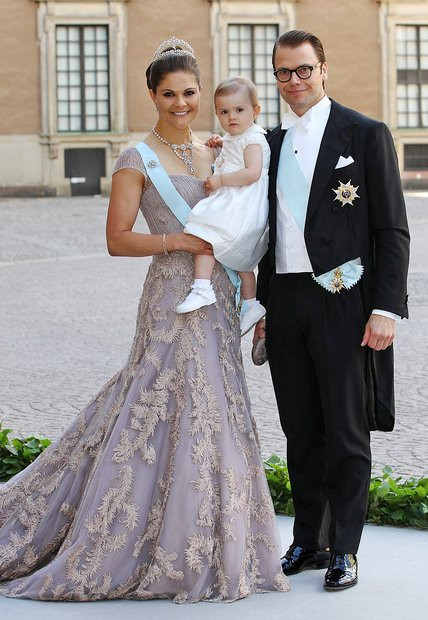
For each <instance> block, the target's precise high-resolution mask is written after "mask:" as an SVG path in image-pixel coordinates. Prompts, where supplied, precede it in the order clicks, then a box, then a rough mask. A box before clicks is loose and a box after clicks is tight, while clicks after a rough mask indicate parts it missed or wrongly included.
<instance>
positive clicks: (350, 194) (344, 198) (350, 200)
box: [333, 179, 360, 207]
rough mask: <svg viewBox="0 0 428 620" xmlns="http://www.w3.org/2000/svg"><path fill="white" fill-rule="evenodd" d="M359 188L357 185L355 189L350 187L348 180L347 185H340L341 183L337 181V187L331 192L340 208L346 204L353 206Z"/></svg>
mask: <svg viewBox="0 0 428 620" xmlns="http://www.w3.org/2000/svg"><path fill="white" fill-rule="evenodd" d="M359 187H360V186H359V185H357V187H354V186H353V185H351V179H349V181H348V182H347V183H342V181H339V187H338V188H337V189H334V190H333V192H334V193H335V194H336V198H335V200H338V201H339V202H340V203H341V206H342V207H344V206H345V205H346V204H350V205H353V204H354V200H355V198H359V196H358V194H357V189H358V188H359Z"/></svg>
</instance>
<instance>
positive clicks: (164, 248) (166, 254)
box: [162, 233, 169, 256]
mask: <svg viewBox="0 0 428 620" xmlns="http://www.w3.org/2000/svg"><path fill="white" fill-rule="evenodd" d="M162 254H164V255H165V256H169V252H168V246H167V245H166V234H165V233H163V235H162Z"/></svg>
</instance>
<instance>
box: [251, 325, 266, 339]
mask: <svg viewBox="0 0 428 620" xmlns="http://www.w3.org/2000/svg"><path fill="white" fill-rule="evenodd" d="M260 338H266V322H265V320H264V319H260V321H258V323H256V326H255V328H254V335H253V344H254V343H255V342H256V341H257V340H260Z"/></svg>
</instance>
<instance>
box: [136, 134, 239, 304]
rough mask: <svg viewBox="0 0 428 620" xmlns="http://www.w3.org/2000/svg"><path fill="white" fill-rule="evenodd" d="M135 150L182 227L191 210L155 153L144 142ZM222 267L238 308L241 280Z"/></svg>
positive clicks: (235, 273)
mask: <svg viewBox="0 0 428 620" xmlns="http://www.w3.org/2000/svg"><path fill="white" fill-rule="evenodd" d="M135 148H136V149H137V151H138V152H139V153H140V155H141V159H142V160H143V163H144V166H145V168H146V171H147V174H148V175H149V177H150V180H151V182H152V183H153V185H154V187H155V188H156V190H157V192H158V193H159V195H160V196H161V198H162V200H163V201H164V202H165V204H166V205H167V207H169V209H170V210H171V211H172V213H173V214H174V215H175V217H176V218H177V220H178V221H179V222H180V223H181V224H182V225H183V226H184V225H185V224H186V222H187V218H188V217H189V214H190V212H191V211H192V209H191V208H190V207H189V205H188V204H187V202H186V201H185V200H184V198H183V197H182V196H180V194H179V193H178V192H177V190H176V189H175V187H174V185H173V183H172V181H171V179H170V178H169V176H168V174H167V172H166V170H165V168H163V166H162V165H161V163H160V161H159V159H158V156H157V155H156V153H155V152H154V151H152V149H151V148H150V147H149V146H148V145H147V144H146V143H145V142H139V143H138V144H137V145H136V146H135ZM222 266H223V268H224V270H225V271H226V273H227V275H228V276H229V279H230V281H231V282H232V284H233V286H234V287H235V290H236V294H235V301H236V306H238V304H239V300H240V297H241V278H240V277H239V275H238V273H237V272H236V271H234V270H233V269H230V267H226V265H222Z"/></svg>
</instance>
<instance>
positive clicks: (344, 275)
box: [277, 127, 364, 293]
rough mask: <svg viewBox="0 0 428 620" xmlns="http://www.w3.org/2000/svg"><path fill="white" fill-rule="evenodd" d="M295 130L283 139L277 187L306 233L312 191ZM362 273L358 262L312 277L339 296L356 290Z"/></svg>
mask: <svg viewBox="0 0 428 620" xmlns="http://www.w3.org/2000/svg"><path fill="white" fill-rule="evenodd" d="M293 129H294V127H291V128H290V129H289V130H288V131H287V133H286V134H285V136H284V140H283V143H282V147H281V153H280V156H279V163H278V176H277V183H278V184H279V186H280V188H281V191H282V193H283V195H284V197H285V200H286V203H287V208H288V209H289V210H290V211H291V213H292V215H293V217H294V219H295V220H296V223H297V225H298V227H299V228H300V230H301V231H302V232H303V233H304V231H305V221H306V212H307V210H308V202H309V194H310V189H311V188H310V185H309V183H308V181H307V179H306V177H305V175H304V174H303V172H302V169H301V168H300V165H299V162H298V161H297V157H296V155H295V153H294V149H293ZM363 271H364V267H363V266H362V265H361V260H360V259H359V258H357V259H355V260H352V261H348V262H347V263H344V264H343V265H340V266H339V267H336V268H335V269H332V270H331V271H327V272H326V273H323V274H321V275H320V276H317V277H315V275H314V274H312V277H313V279H314V280H315V282H317V283H318V284H320V285H321V286H322V287H323V288H325V289H326V290H327V291H329V292H330V293H336V292H340V290H341V289H342V288H347V289H349V288H351V287H352V286H354V284H356V283H357V282H358V280H359V279H360V278H361V276H362V274H363Z"/></svg>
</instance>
